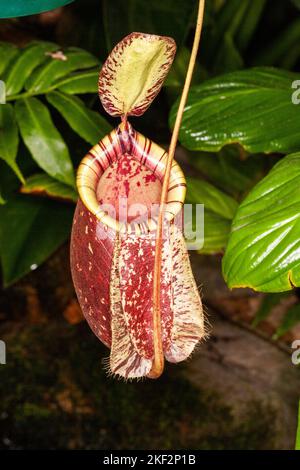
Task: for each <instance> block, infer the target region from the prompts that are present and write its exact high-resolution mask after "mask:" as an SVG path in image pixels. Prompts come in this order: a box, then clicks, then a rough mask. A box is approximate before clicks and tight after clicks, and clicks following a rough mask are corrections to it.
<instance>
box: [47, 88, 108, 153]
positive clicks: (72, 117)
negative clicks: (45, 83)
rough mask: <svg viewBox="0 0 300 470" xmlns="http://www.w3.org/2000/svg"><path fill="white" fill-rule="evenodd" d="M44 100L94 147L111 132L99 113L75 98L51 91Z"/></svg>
mask: <svg viewBox="0 0 300 470" xmlns="http://www.w3.org/2000/svg"><path fill="white" fill-rule="evenodd" d="M46 98H47V100H48V101H49V103H50V104H52V106H54V107H55V108H56V109H57V110H58V111H59V113H60V114H61V115H62V116H63V117H64V119H65V120H66V121H67V122H68V124H69V125H70V127H71V128H72V129H73V130H74V131H75V132H76V133H77V134H78V135H80V137H82V138H83V139H84V140H86V141H87V142H89V143H90V144H91V145H95V144H96V143H97V142H99V140H100V139H101V138H102V137H104V136H105V135H106V134H108V133H109V132H110V131H111V130H112V128H111V126H110V124H108V122H107V121H106V120H105V119H104V118H103V117H102V116H101V115H100V114H99V113H97V112H95V111H91V110H90V109H88V108H87V107H86V106H85V104H84V103H83V102H82V101H81V100H80V99H79V98H77V97H76V96H72V95H66V94H64V93H61V92H59V91H53V92H52V93H49V94H47V95H46Z"/></svg>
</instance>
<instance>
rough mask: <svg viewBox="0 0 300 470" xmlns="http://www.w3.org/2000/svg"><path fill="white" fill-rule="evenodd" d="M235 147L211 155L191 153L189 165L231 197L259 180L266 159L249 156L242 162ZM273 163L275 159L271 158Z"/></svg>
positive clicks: (258, 156) (259, 156)
mask: <svg viewBox="0 0 300 470" xmlns="http://www.w3.org/2000/svg"><path fill="white" fill-rule="evenodd" d="M237 150H238V149H237V148H235V147H226V148H224V149H222V150H221V151H220V152H219V153H217V154H215V155H213V154H211V153H207V152H197V153H194V152H193V153H191V154H190V155H189V163H190V165H192V166H193V167H194V168H197V169H198V170H200V171H201V173H202V174H203V175H204V176H205V177H206V178H207V179H208V180H209V181H210V182H211V183H213V184H215V185H217V186H219V187H220V188H221V189H224V190H225V191H227V192H228V193H230V194H232V195H237V194H240V193H243V192H245V191H247V190H249V189H250V188H251V187H252V186H253V185H254V184H255V182H256V181H258V180H259V179H261V177H262V176H263V171H264V163H265V162H266V159H262V158H261V155H251V156H249V157H248V158H247V159H245V160H242V159H241V158H240V157H239V155H238V152H237ZM272 159H273V160H274V162H275V157H273V156H272Z"/></svg>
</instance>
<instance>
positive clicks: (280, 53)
mask: <svg viewBox="0 0 300 470" xmlns="http://www.w3.org/2000/svg"><path fill="white" fill-rule="evenodd" d="M299 40H300V19H299V18H297V19H296V20H295V21H293V22H292V23H290V24H289V25H288V27H287V28H286V29H285V31H283V32H282V33H281V34H280V35H279V36H278V37H277V38H275V40H274V39H272V42H271V44H270V46H268V47H266V48H265V49H263V50H262V52H261V53H260V54H259V55H258V57H257V58H256V60H255V63H256V64H258V65H281V61H282V59H284V58H285V56H286V55H289V54H290V53H291V51H292V50H293V49H294V48H297V45H298V44H299Z"/></svg>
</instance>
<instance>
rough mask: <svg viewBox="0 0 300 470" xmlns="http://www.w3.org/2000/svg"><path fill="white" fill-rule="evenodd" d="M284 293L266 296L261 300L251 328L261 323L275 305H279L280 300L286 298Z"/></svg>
mask: <svg viewBox="0 0 300 470" xmlns="http://www.w3.org/2000/svg"><path fill="white" fill-rule="evenodd" d="M286 295H287V294H286V293H282V292H280V293H279V294H267V295H265V297H264V298H263V300H262V302H261V304H260V307H259V309H258V311H257V312H256V315H255V318H254V320H253V322H252V326H253V328H256V327H257V326H258V325H259V324H260V323H261V322H262V321H264V320H265V319H266V318H267V317H268V316H269V315H270V313H272V310H273V308H274V307H276V305H278V304H280V302H281V300H282V299H283V298H284V297H286Z"/></svg>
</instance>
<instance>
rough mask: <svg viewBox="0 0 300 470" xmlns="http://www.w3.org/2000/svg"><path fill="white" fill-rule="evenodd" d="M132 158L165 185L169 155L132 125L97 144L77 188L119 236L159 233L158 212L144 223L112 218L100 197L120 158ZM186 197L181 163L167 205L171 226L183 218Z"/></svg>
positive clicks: (87, 204) (173, 173)
mask: <svg viewBox="0 0 300 470" xmlns="http://www.w3.org/2000/svg"><path fill="white" fill-rule="evenodd" d="M125 154H129V155H130V157H131V158H132V159H134V160H136V161H137V162H139V163H140V164H141V165H144V166H145V167H146V168H147V169H148V170H150V171H151V172H152V174H153V175H154V177H156V178H157V179H158V180H159V181H160V182H162V180H163V177H164V173H165V166H166V161H167V157H168V154H167V152H166V151H165V150H164V149H163V148H161V147H159V146H158V145H157V144H155V143H154V142H152V141H151V140H150V139H147V138H146V137H144V136H143V135H142V134H140V133H139V132H137V131H135V130H134V129H133V128H132V126H131V125H130V124H129V123H128V121H124V122H122V123H121V124H120V125H119V126H118V127H117V128H116V129H114V130H113V131H112V132H111V133H110V134H108V135H107V136H106V137H104V139H103V140H101V141H100V142H99V143H98V144H96V145H95V146H94V147H93V148H92V149H91V150H90V151H89V153H88V154H87V155H86V156H85V157H84V158H83V160H82V161H81V163H80V165H79V168H78V172H77V181H76V182H77V188H78V192H79V196H80V198H81V200H82V202H83V204H84V205H85V207H86V208H87V209H88V210H89V211H90V212H91V213H92V214H94V215H95V217H96V218H97V219H98V220H99V221H101V222H102V223H103V224H104V225H106V226H107V227H109V228H111V229H113V230H114V231H116V232H120V233H127V234H133V233H135V234H141V233H148V232H152V231H154V230H156V227H157V215H158V211H157V210H154V211H151V213H150V214H149V216H148V215H147V217H144V218H143V220H142V223H141V220H133V221H130V222H128V221H127V220H120V218H118V217H115V216H112V215H111V213H110V212H109V211H107V208H104V206H103V204H102V203H101V202H100V201H99V199H98V197H97V187H98V184H99V182H100V180H101V177H102V176H103V174H104V172H105V170H107V169H108V168H109V167H110V166H111V165H112V164H113V163H114V162H116V161H118V160H119V159H120V157H122V156H124V155H125ZM185 194H186V180H185V177H184V174H183V172H182V170H181V168H180V166H179V165H178V163H177V162H175V161H174V162H173V165H172V169H171V177H170V182H169V190H168V197H167V202H166V206H165V210H164V215H165V221H166V222H167V223H170V222H172V221H173V220H174V218H175V217H176V216H177V215H178V214H180V212H181V209H182V207H183V204H184V200H185Z"/></svg>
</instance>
